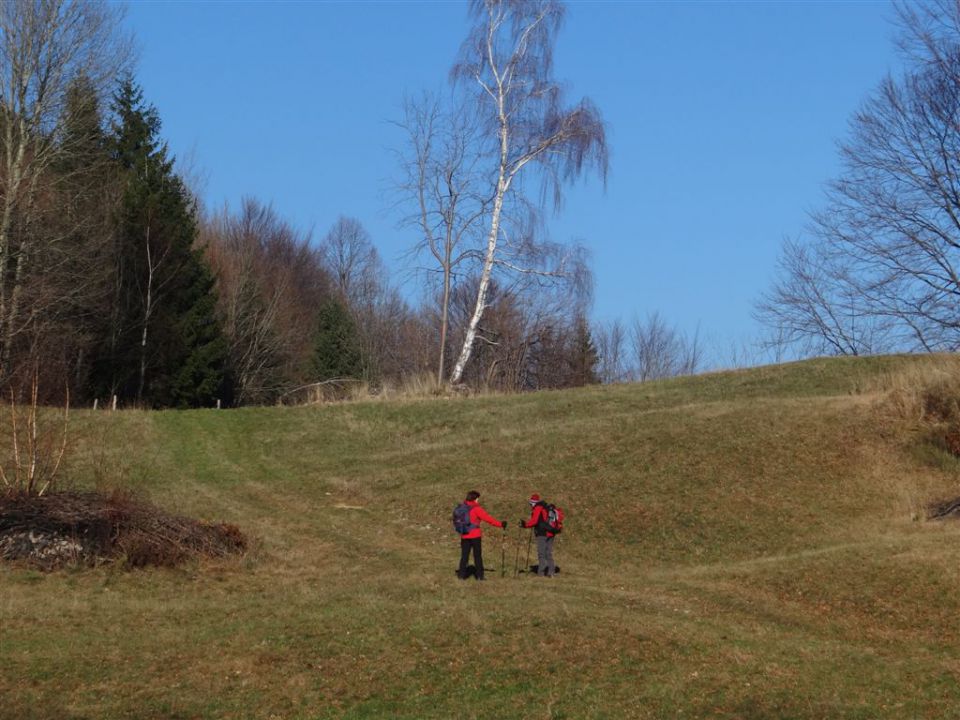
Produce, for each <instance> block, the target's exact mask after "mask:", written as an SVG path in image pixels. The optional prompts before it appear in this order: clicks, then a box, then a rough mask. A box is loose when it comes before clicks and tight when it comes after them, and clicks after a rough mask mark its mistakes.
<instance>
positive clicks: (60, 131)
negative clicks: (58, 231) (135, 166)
mask: <svg viewBox="0 0 960 720" xmlns="http://www.w3.org/2000/svg"><path fill="white" fill-rule="evenodd" d="M121 15H122V8H121V7H120V6H119V5H115V4H108V3H104V2H98V1H96V0H91V1H89V2H87V1H85V2H79V1H77V2H74V1H71V0H9V2H4V3H0V135H2V137H0V143H2V150H0V174H2V176H0V182H2V187H3V193H2V195H3V197H2V201H0V206H2V207H0V343H2V351H0V363H2V366H3V367H2V371H3V372H9V363H10V352H11V350H10V348H11V345H12V342H13V340H14V336H15V335H16V334H17V332H18V331H19V329H21V328H23V327H24V326H25V323H24V322H23V320H22V317H21V315H22V313H23V300H24V298H23V293H24V287H25V284H26V281H27V279H28V277H29V276H30V275H31V274H32V273H34V272H35V269H34V268H33V266H32V262H33V260H34V259H35V258H36V257H37V256H38V255H40V254H42V253H43V251H44V248H39V247H38V243H40V242H41V238H40V237H39V234H38V228H37V227H36V223H35V222H34V220H35V212H36V208H37V204H38V197H39V194H40V192H41V187H42V185H43V184H44V182H45V178H46V177H47V175H48V173H49V171H50V170H51V168H52V167H53V166H54V165H55V164H56V163H58V162H60V161H61V160H62V159H63V158H64V157H65V156H68V155H69V154H70V153H71V151H72V150H73V148H72V147H71V144H70V142H69V140H70V137H69V136H68V135H67V134H66V133H65V132H64V126H63V121H64V119H65V118H66V117H67V113H66V112H65V106H66V103H67V97H68V91H69V89H70V87H71V83H72V82H74V81H75V80H77V79H78V78H81V77H82V78H84V80H85V82H86V83H88V84H89V86H90V87H92V88H94V89H95V91H96V92H98V93H100V94H101V96H103V94H104V93H105V92H106V90H107V88H108V86H109V85H110V84H112V82H113V81H114V80H115V78H116V77H117V76H118V73H119V72H120V70H121V69H122V68H123V67H124V66H125V64H126V62H127V60H128V58H129V46H128V43H127V41H126V39H125V38H124V37H123V36H122V35H121V31H120V19H121ZM56 240H57V239H56V238H54V239H50V238H47V239H46V242H54V241H56Z"/></svg>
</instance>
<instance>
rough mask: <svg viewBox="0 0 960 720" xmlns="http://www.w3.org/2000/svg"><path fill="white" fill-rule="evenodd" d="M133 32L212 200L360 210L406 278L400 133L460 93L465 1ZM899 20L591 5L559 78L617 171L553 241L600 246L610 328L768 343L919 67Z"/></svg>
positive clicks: (179, 143) (137, 23)
mask: <svg viewBox="0 0 960 720" xmlns="http://www.w3.org/2000/svg"><path fill="white" fill-rule="evenodd" d="M127 19H128V24H129V26H130V28H131V30H132V31H133V32H134V33H135V35H136V37H137V41H138V45H139V50H140V61H139V67H138V71H137V79H138V81H139V82H140V83H141V84H142V85H143V88H144V93H145V95H146V98H147V99H148V100H149V101H150V102H151V103H153V104H154V105H156V106H157V108H158V109H159V111H160V115H161V118H162V120H163V123H164V128H163V135H164V137H165V138H166V139H167V140H168V142H169V144H170V147H171V149H172V150H173V152H174V153H175V154H176V155H177V156H178V157H179V158H182V159H185V160H187V161H188V164H189V165H192V167H193V169H194V170H195V171H197V172H199V173H200V174H201V175H202V176H203V178H204V183H203V185H202V189H203V194H204V197H205V199H206V201H207V203H208V204H209V205H211V206H219V205H222V204H223V203H224V202H227V203H229V204H231V205H232V206H233V207H237V206H238V204H239V201H240V199H241V198H242V197H243V196H245V195H250V196H254V197H257V198H259V199H261V200H263V201H266V202H271V203H273V205H274V207H275V208H276V209H277V210H278V211H279V212H280V213H281V214H282V215H283V216H284V217H286V218H287V219H288V220H290V221H291V222H293V223H294V224H295V225H297V226H299V227H301V228H304V229H309V228H312V229H313V230H314V236H315V237H317V238H319V237H322V236H323V235H324V234H325V233H326V231H327V229H328V228H329V227H330V226H331V225H332V224H333V222H334V221H335V220H336V218H337V216H338V215H341V214H343V215H349V216H354V217H356V218H358V219H359V220H360V221H361V222H362V223H363V224H364V226H365V227H366V228H367V230H368V231H369V232H370V234H371V236H372V238H373V241H374V243H375V245H376V246H377V248H378V249H379V250H380V252H381V254H382V256H383V258H384V260H385V261H386V263H387V264H388V266H390V267H391V269H392V270H394V280H395V281H397V282H399V281H401V280H402V277H401V275H400V273H399V269H400V263H401V256H402V254H403V253H404V251H405V250H407V249H408V248H409V247H410V245H411V244H412V243H413V241H414V239H415V238H413V237H411V235H410V232H409V231H406V230H400V229H398V227H397V217H396V216H395V215H393V214H391V213H390V211H389V201H388V198H387V197H385V191H386V190H387V189H388V187H389V178H390V176H391V175H392V174H394V173H395V166H394V159H393V157H392V155H391V152H390V149H391V148H396V147H398V146H399V144H400V142H401V137H400V134H399V132H398V131H397V130H396V129H395V128H394V127H393V126H391V124H390V121H391V120H396V119H399V115H400V112H399V108H400V102H401V100H402V98H403V96H404V93H416V92H419V91H420V90H423V89H442V88H444V87H445V84H446V81H447V73H448V70H449V67H450V64H451V62H452V60H453V59H454V57H455V55H456V53H457V50H458V48H459V46H460V42H461V40H462V38H463V36H464V34H465V32H466V28H467V14H466V6H465V5H464V4H461V3H459V2H331V3H324V2H289V3H278V2H270V3H260V2H246V3H230V2H205V3H201V2H135V3H131V4H130V6H129V13H128V18H127ZM892 19H893V10H892V7H891V5H890V4H889V3H888V2H741V3H722V2H710V3H708V2H686V3H684V2H669V3H668V2H662V3H660V2H572V3H570V4H569V6H568V14H567V22H566V24H565V27H564V29H563V31H562V33H561V35H560V36H559V40H558V43H557V48H556V75H557V77H558V78H560V79H563V80H565V81H566V84H567V87H568V90H569V95H570V97H571V98H577V97H580V96H582V95H586V96H589V97H590V98H591V99H592V100H593V101H594V102H595V104H596V105H597V106H598V107H599V108H600V110H601V111H602V113H603V115H604V117H605V119H606V121H607V122H608V124H609V140H610V145H611V150H612V158H611V172H610V176H609V179H608V184H607V189H606V192H604V190H603V188H602V185H601V183H600V182H598V181H595V180H590V181H588V182H587V183H584V182H581V183H579V184H578V185H577V186H575V187H574V188H571V189H570V190H569V192H568V200H567V203H566V205H565V206H564V208H563V210H562V211H561V213H560V214H559V215H558V216H556V217H555V218H554V219H553V220H552V222H551V229H552V234H553V236H554V238H555V239H557V240H570V239H580V240H581V241H583V242H584V243H585V244H586V245H587V247H589V248H590V249H591V252H592V266H593V270H594V274H595V278H596V292H595V302H594V317H595V318H597V319H601V320H610V319H613V318H616V317H619V318H621V319H623V320H625V321H629V320H630V319H631V318H632V317H633V316H634V315H640V316H643V315H645V314H646V313H648V312H652V311H655V310H658V311H660V312H661V314H662V315H663V316H664V317H665V318H667V319H668V320H669V321H670V322H672V323H674V324H675V325H677V326H678V327H679V328H680V329H682V330H684V331H687V332H693V331H694V330H696V329H697V328H698V327H699V330H700V333H701V337H702V338H706V340H707V341H708V343H709V344H710V345H711V349H712V350H713V352H714V353H715V354H716V355H717V356H718V357H717V359H716V360H715V362H719V363H721V364H722V362H723V357H722V356H723V355H724V353H725V352H726V351H727V350H728V349H729V347H730V346H731V345H733V344H734V343H741V342H745V341H748V340H749V339H751V338H752V337H754V336H755V335H756V334H757V333H758V332H759V328H757V326H756V325H755V323H754V322H753V320H752V319H751V317H750V313H751V309H752V303H753V301H754V300H755V299H756V298H757V297H758V295H759V294H760V293H761V292H762V291H763V290H764V289H765V288H767V287H768V286H769V284H770V281H771V279H772V277H773V272H774V265H775V261H776V256H777V251H778V248H779V245H780V242H781V239H782V238H783V237H784V236H791V237H794V236H797V235H799V234H800V233H801V232H802V231H803V227H804V224H805V222H806V218H807V213H808V212H809V211H810V210H812V209H815V208H817V207H818V205H819V204H820V203H821V198H822V193H823V186H824V183H825V182H826V181H828V180H829V179H830V178H832V177H833V176H835V174H836V173H837V170H838V159H837V152H836V142H837V141H838V140H840V139H842V138H843V137H844V135H845V133H846V131H847V123H848V121H849V118H850V116H851V114H852V113H853V112H854V111H855V110H856V109H857V107H858V105H859V104H860V103H861V101H862V100H863V98H864V97H865V95H866V94H867V93H868V92H870V91H871V90H872V88H873V87H875V86H876V84H877V83H878V82H879V81H880V79H881V78H882V77H883V76H884V75H885V74H886V73H887V72H888V71H890V70H893V69H895V68H896V67H897V66H898V58H897V56H896V52H895V49H894V44H893V38H894V35H895V29H894V26H893V24H892V22H891V21H892ZM405 292H406V293H407V294H408V295H409V296H410V297H412V298H415V297H416V295H417V292H416V288H412V287H406V288H405Z"/></svg>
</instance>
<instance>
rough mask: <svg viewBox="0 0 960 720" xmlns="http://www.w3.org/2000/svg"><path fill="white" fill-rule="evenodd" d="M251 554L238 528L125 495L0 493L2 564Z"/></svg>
mask: <svg viewBox="0 0 960 720" xmlns="http://www.w3.org/2000/svg"><path fill="white" fill-rule="evenodd" d="M246 549H247V538H246V537H245V536H244V534H243V533H242V532H241V531H240V529H239V528H238V527H237V526H235V525H230V524H226V523H208V522H204V521H199V520H194V519H192V518H188V517H183V516H180V515H172V514H170V513H167V512H165V511H163V510H161V509H160V508H158V507H156V506H154V505H151V504H150V503H147V502H145V501H143V500H139V499H136V498H134V497H133V496H131V495H129V494H126V493H119V492H115V493H113V494H110V495H105V494H102V493H96V492H53V493H48V494H46V495H37V494H28V493H16V492H11V493H6V494H0V560H5V561H11V562H17V563H21V564H25V565H28V566H31V567H37V568H40V569H45V570H49V569H54V568H57V567H63V566H65V565H98V564H101V563H107V562H120V563H123V564H124V565H126V566H129V567H145V566H151V565H155V566H165V567H172V566H175V565H178V564H180V563H182V562H184V561H186V560H189V559H191V558H197V557H226V556H229V555H238V554H242V553H243V552H245V551H246Z"/></svg>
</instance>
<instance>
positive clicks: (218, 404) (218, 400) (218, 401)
mask: <svg viewBox="0 0 960 720" xmlns="http://www.w3.org/2000/svg"><path fill="white" fill-rule="evenodd" d="M219 409H220V398H217V410H219Z"/></svg>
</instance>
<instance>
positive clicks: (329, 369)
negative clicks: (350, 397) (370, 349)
mask: <svg viewBox="0 0 960 720" xmlns="http://www.w3.org/2000/svg"><path fill="white" fill-rule="evenodd" d="M357 340H358V339H357V329H356V325H355V324H354V322H353V318H351V316H350V311H349V310H348V309H347V307H346V305H345V304H344V302H343V301H341V300H340V299H338V298H330V299H329V300H327V301H326V302H325V303H324V304H323V305H322V306H321V307H320V310H319V312H318V320H317V336H316V342H315V343H314V352H313V374H314V376H315V377H316V378H317V380H318V381H321V382H322V381H324V380H331V379H333V378H359V377H360V375H361V373H362V372H363V363H362V362H361V360H362V358H361V356H360V348H359V343H358V341H357Z"/></svg>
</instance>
